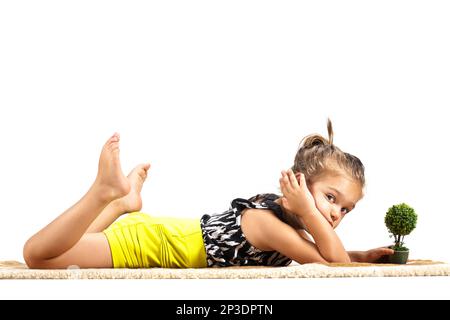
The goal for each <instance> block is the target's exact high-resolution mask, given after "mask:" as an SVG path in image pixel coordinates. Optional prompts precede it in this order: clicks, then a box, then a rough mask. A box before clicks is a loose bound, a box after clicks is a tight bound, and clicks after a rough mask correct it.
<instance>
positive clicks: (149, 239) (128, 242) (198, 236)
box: [103, 212, 207, 268]
mask: <svg viewBox="0 0 450 320" xmlns="http://www.w3.org/2000/svg"><path fill="white" fill-rule="evenodd" d="M103 233H104V234H105V235H106V237H107V239H108V242H109V246H110V248H111V256H112V261H113V266H114V268H151V267H158V268H206V266H207V263H206V251H205V246H204V244H203V236H202V230H201V228H200V219H186V218H183V219H179V218H156V217H151V216H149V215H147V214H144V213H141V212H133V213H130V214H129V215H128V216H126V217H125V218H122V219H119V220H117V221H115V222H114V223H113V224H112V225H111V226H109V227H108V228H107V229H106V230H105V231H103Z"/></svg>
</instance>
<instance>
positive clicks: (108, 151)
mask: <svg viewBox="0 0 450 320" xmlns="http://www.w3.org/2000/svg"><path fill="white" fill-rule="evenodd" d="M119 141H120V135H119V134H118V133H114V134H113V135H112V137H111V138H109V139H108V141H106V143H105V145H104V146H103V149H102V152H101V154H100V160H99V163H98V174H97V178H96V179H95V183H94V186H95V187H97V188H98V192H99V193H100V198H101V199H102V200H104V201H112V200H114V199H117V198H120V197H123V196H125V195H126V194H128V193H129V192H130V189H131V186H130V183H129V182H128V179H127V178H126V177H125V176H124V174H123V172H122V167H121V165H120V159H119Z"/></svg>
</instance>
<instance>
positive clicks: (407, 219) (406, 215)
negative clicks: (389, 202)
mask: <svg viewBox="0 0 450 320" xmlns="http://www.w3.org/2000/svg"><path fill="white" fill-rule="evenodd" d="M384 223H385V224H386V227H387V228H388V229H389V231H390V232H391V233H392V234H393V235H401V236H406V235H408V234H410V233H411V231H413V230H414V228H415V227H416V223H417V214H416V212H415V211H414V209H413V208H411V207H410V206H408V205H407V204H406V203H401V204H398V205H394V206H392V207H390V208H389V210H388V211H387V212H386V216H385V218H384Z"/></svg>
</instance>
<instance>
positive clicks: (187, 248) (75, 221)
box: [24, 120, 393, 268]
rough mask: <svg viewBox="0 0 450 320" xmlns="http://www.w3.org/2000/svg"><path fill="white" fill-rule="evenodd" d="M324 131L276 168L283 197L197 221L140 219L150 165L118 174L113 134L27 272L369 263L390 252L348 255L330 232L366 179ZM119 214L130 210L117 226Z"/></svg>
mask: <svg viewBox="0 0 450 320" xmlns="http://www.w3.org/2000/svg"><path fill="white" fill-rule="evenodd" d="M327 128H328V139H325V138H323V137H322V136H320V135H311V136H307V137H305V138H304V139H303V140H302V143H301V144H300V148H299V150H298V152H297V154H296V156H295V161H294V165H293V167H292V168H291V169H289V170H287V171H282V172H281V178H280V180H279V182H280V188H281V193H282V196H278V195H276V194H259V195H256V196H254V197H252V198H250V199H248V200H246V199H242V198H237V199H234V200H233V201H232V202H231V208H230V209H229V210H227V211H225V212H224V213H222V214H215V215H211V216H210V215H203V216H202V217H201V219H177V218H158V217H153V216H149V215H146V214H143V213H140V212H139V210H141V208H142V200H141V196H140V192H141V189H142V185H143V183H144V181H145V179H146V177H147V172H148V170H149V168H150V164H141V165H138V166H137V167H136V168H134V169H133V170H132V171H131V172H130V174H129V175H128V176H127V177H125V176H124V174H123V172H122V168H121V165H120V160H119V140H120V137H119V135H118V134H117V133H115V134H114V135H113V136H112V137H111V138H109V139H108V141H107V142H106V144H105V145H104V147H103V149H102V152H101V154H100V160H99V167H98V174H97V178H96V179H95V181H94V183H93V184H92V186H91V188H90V189H89V191H88V192H87V193H86V194H85V195H84V196H83V197H82V198H81V200H79V201H78V202H77V203H75V204H74V205H73V206H72V207H71V208H69V209H68V210H66V211H65V212H64V213H63V214H61V215H60V216H59V217H57V218H56V219H55V220H54V221H53V222H51V223H50V224H49V225H47V226H46V227H45V228H43V229H42V230H41V231H39V232H38V233H36V234H35V235H34V236H32V237H31V238H30V239H29V240H28V241H27V242H26V244H25V246H24V259H25V261H26V263H27V265H28V266H29V267H30V268H67V267H69V266H71V265H77V266H79V267H80V268H111V267H114V268H150V267H163V268H203V267H226V266H245V265H247V266H254V265H263V266H287V265H289V264H290V263H291V261H292V260H294V261H296V262H298V263H301V264H303V263H311V262H320V263H327V262H342V263H348V262H351V261H357V262H375V261H377V260H378V259H380V258H382V257H383V256H384V255H389V254H392V253H393V251H392V250H391V249H387V248H377V249H373V250H369V251H360V252H347V251H345V249H344V246H343V245H342V243H341V241H340V239H339V238H338V236H337V235H336V233H335V231H334V228H336V227H337V226H338V225H339V223H340V222H341V221H342V219H343V218H344V217H345V216H346V214H347V213H348V212H350V211H351V210H353V208H354V207H355V205H356V203H357V202H358V201H359V200H360V199H361V198H362V196H363V192H362V190H363V187H364V184H365V178H364V166H363V164H362V163H361V161H360V160H359V159H358V158H357V157H355V156H353V155H351V154H348V153H345V152H343V151H341V150H340V149H339V148H338V147H336V146H335V145H333V130H332V125H331V122H330V120H328V123H327ZM125 213H130V214H129V215H128V216H126V217H125V218H123V219H119V220H117V221H115V220H116V219H117V218H118V217H120V216H121V215H122V214H125ZM114 221H115V222H114ZM113 222H114V223H113ZM311 237H312V238H311Z"/></svg>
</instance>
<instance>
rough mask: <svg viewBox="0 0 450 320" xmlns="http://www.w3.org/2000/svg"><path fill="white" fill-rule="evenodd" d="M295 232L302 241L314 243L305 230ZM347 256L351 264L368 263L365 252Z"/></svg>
mask: <svg viewBox="0 0 450 320" xmlns="http://www.w3.org/2000/svg"><path fill="white" fill-rule="evenodd" d="M296 231H297V233H298V234H299V235H300V236H301V237H303V239H305V240H307V241H309V242H311V243H314V241H313V239H311V237H310V236H309V235H308V233H307V232H306V231H305V230H296ZM347 254H348V256H349V257H350V260H351V261H352V262H369V261H367V251H347ZM383 254H386V253H383Z"/></svg>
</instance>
